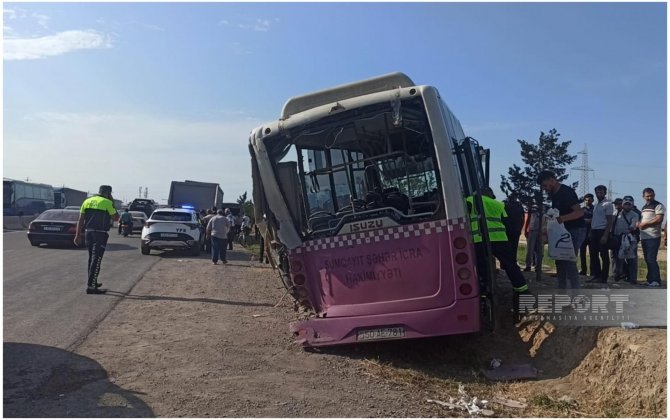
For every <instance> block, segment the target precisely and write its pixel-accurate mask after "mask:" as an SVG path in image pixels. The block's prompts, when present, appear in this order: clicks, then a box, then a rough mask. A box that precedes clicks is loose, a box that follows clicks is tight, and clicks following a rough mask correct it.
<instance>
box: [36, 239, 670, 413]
mask: <svg viewBox="0 0 670 420" xmlns="http://www.w3.org/2000/svg"><path fill="white" fill-rule="evenodd" d="M154 258H157V257H154ZM229 261H230V263H229V264H227V265H221V264H219V265H212V264H211V263H210V262H209V261H208V260H207V259H206V258H204V257H202V258H191V257H179V256H172V257H168V258H164V259H162V260H161V261H160V262H159V263H158V264H156V265H155V266H154V268H153V269H152V270H151V271H149V272H148V273H147V274H146V275H145V276H144V278H143V279H142V280H141V281H140V282H139V283H138V285H137V286H136V287H135V288H134V289H133V290H132V291H131V292H130V293H128V294H127V295H123V296H122V297H123V298H122V299H121V302H120V303H119V304H118V305H117V307H116V309H115V310H114V311H113V312H112V313H110V315H109V316H108V317H107V318H106V319H105V320H104V321H103V322H102V323H101V324H100V326H99V328H98V329H97V330H95V331H94V332H93V333H92V334H91V335H90V336H89V337H88V339H87V340H86V341H85V342H84V343H83V344H82V345H81V346H79V347H78V348H77V349H76V350H75V353H76V355H77V356H83V357H85V358H87V359H91V360H94V361H95V362H96V363H98V364H99V365H100V366H101V367H102V368H103V369H104V371H105V372H106V374H107V378H108V379H107V380H108V383H109V386H103V385H101V384H96V383H89V384H83V385H82V384H78V388H77V389H75V390H72V388H68V387H65V389H67V390H68V392H66V393H64V395H60V396H58V398H48V397H45V398H44V399H42V400H40V401H33V402H32V403H33V404H34V405H35V406H36V407H38V408H39V409H40V410H42V412H49V413H51V414H50V415H52V416H56V417H61V416H65V415H67V416H77V413H79V414H80V415H81V414H83V413H84V412H83V411H81V412H78V411H77V407H78V404H81V402H82V401H92V400H93V401H97V411H95V412H94V413H92V412H91V411H90V410H89V411H86V412H85V414H86V415H87V416H103V417H104V416H106V414H110V416H111V414H112V413H113V416H118V413H119V411H118V410H123V409H124V407H127V406H129V405H131V404H130V403H129V402H128V401H125V400H124V398H123V395H129V394H131V395H134V396H136V397H137V398H139V399H141V400H142V402H143V403H144V404H146V405H147V407H149V408H150V415H153V416H158V417H460V416H464V417H465V416H468V413H467V412H465V411H460V410H457V409H449V408H447V407H445V406H444V405H441V404H439V403H435V402H434V401H442V402H444V401H449V399H450V397H452V398H453V397H457V396H459V395H463V394H464V393H467V395H468V396H469V397H475V396H476V397H477V398H478V399H479V400H481V399H485V400H489V401H490V400H491V399H493V398H496V397H498V398H506V399H511V400H514V401H516V402H518V403H520V406H521V407H522V408H513V407H509V406H506V405H502V404H499V403H492V402H489V404H488V406H487V408H488V409H490V410H492V413H489V412H487V413H486V414H489V415H492V416H494V417H584V416H589V417H591V416H593V417H605V416H621V417H627V416H632V417H645V416H647V417H665V416H666V411H665V406H666V399H667V398H666V382H667V373H666V331H665V330H661V329H639V330H623V329H621V328H608V329H601V328H586V327H582V328H557V327H555V326H553V325H551V324H548V323H541V322H534V323H526V324H516V325H515V324H514V323H513V322H512V319H511V314H510V313H508V312H505V311H501V315H500V319H499V325H500V328H499V329H497V330H496V331H495V332H494V333H481V334H475V335H469V336H460V337H440V338H434V339H422V340H408V341H396V342H385V343H370V344H366V345H354V346H342V347H334V348H327V349H323V350H318V351H305V350H303V349H302V348H301V347H300V346H298V345H296V344H294V343H293V342H292V338H291V337H290V335H289V333H288V327H287V323H288V322H289V321H291V320H293V319H295V316H296V315H295V312H294V311H293V306H292V302H290V299H289V297H286V296H283V292H282V289H280V288H279V280H278V278H277V275H276V274H275V273H274V272H273V271H272V270H271V269H269V268H267V266H264V265H261V264H258V263H255V262H250V256H249V254H247V253H246V252H244V251H240V250H236V251H235V252H233V253H231V254H230V256H229ZM547 281H548V282H550V281H551V279H548V280H547ZM107 283H109V282H107ZM107 283H106V284H107ZM110 288H111V289H113V287H112V286H110ZM110 294H114V293H113V292H110ZM92 298H93V297H92ZM94 298H100V299H105V298H106V297H105V296H96V297H94ZM502 298H503V299H504V298H505V296H503V297H502ZM493 358H498V359H500V360H502V362H503V363H508V364H509V363H532V364H533V366H535V367H536V368H537V369H539V375H538V379H537V380H533V381H521V382H506V383H494V382H490V381H488V380H487V379H485V378H484V377H483V376H482V373H481V370H482V369H483V368H486V367H487V366H488V365H489V363H490V361H491V359H493ZM70 369H75V370H76V369H77V367H76V366H74V367H70ZM82 369H83V367H82ZM74 376H75V377H76V375H74ZM111 386H113V387H114V389H116V390H117V392H116V393H115V391H114V390H113V389H107V388H109V387H111ZM112 394H114V395H112ZM112 396H113V397H114V398H112ZM126 400H127V398H126ZM429 400H431V402H429ZM44 410H48V411H44ZM112 410H114V411H112ZM25 414H33V415H34V414H35V413H34V412H30V411H25Z"/></svg>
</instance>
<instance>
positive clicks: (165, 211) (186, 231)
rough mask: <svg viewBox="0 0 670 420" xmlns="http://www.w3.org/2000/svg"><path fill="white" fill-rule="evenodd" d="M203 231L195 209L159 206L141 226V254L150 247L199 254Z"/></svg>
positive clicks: (147, 253)
mask: <svg viewBox="0 0 670 420" xmlns="http://www.w3.org/2000/svg"><path fill="white" fill-rule="evenodd" d="M203 236H204V235H203V231H202V230H201V229H200V222H199V221H198V216H197V214H196V212H195V210H193V209H190V208H180V207H174V208H159V209H157V210H155V211H154V212H153V213H152V214H151V217H149V219H147V221H146V222H145V223H144V227H143V228H142V254H144V255H149V253H150V252H151V250H152V249H185V250H189V251H190V252H191V254H192V255H200V247H201V245H202V243H203V241H204V237H203Z"/></svg>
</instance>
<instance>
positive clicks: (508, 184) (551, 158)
mask: <svg viewBox="0 0 670 420" xmlns="http://www.w3.org/2000/svg"><path fill="white" fill-rule="evenodd" d="M559 137H560V134H559V133H558V132H557V131H556V129H555V128H553V129H551V130H549V133H547V134H545V133H544V132H540V139H539V142H538V144H531V143H529V142H527V141H525V140H520V139H518V140H517V141H518V142H519V145H520V146H521V160H522V161H523V163H525V164H526V166H525V167H524V168H523V169H521V168H520V167H519V166H517V165H516V164H514V165H512V167H511V168H509V170H508V176H505V175H501V176H500V178H501V182H500V189H501V190H502V191H503V192H504V193H505V194H506V195H508V196H509V195H510V194H512V193H516V194H517V196H518V197H519V199H520V200H521V202H522V203H524V204H526V205H528V204H529V203H531V202H532V201H534V198H535V197H536V194H538V193H539V192H540V186H539V185H538V183H537V175H538V174H539V173H540V172H542V171H545V170H549V171H552V172H554V173H555V174H556V179H557V180H558V181H559V182H561V181H564V180H565V179H566V178H567V177H568V174H567V173H566V172H567V168H566V167H567V166H569V165H570V164H571V163H572V162H574V161H575V160H576V159H577V155H570V154H569V153H568V146H570V143H572V142H571V141H569V140H568V141H563V142H559ZM572 187H573V188H576V187H577V182H575V183H574V184H572Z"/></svg>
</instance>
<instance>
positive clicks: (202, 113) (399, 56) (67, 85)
mask: <svg viewBox="0 0 670 420" xmlns="http://www.w3.org/2000/svg"><path fill="white" fill-rule="evenodd" d="M3 9H4V10H3V23H4V28H3V32H4V55H3V70H4V81H3V88H4V97H3V101H4V110H3V117H4V127H3V143H4V144H3V152H4V158H3V165H4V169H3V176H5V177H10V178H20V179H25V178H26V177H29V178H30V179H31V180H33V181H35V182H43V183H49V184H52V185H55V186H60V185H66V186H70V187H72V188H77V189H82V190H88V191H94V190H97V186H98V185H100V184H112V185H113V186H114V190H115V196H116V198H121V199H125V200H131V199H133V198H135V197H136V196H137V192H138V188H139V187H140V186H142V187H148V189H149V196H150V197H152V198H154V199H156V200H158V201H159V202H163V201H164V200H165V199H167V195H168V191H169V186H170V181H172V180H184V179H192V180H199V181H207V182H218V183H220V184H221V186H222V188H223V190H224V193H225V200H226V201H235V200H236V199H237V197H238V196H239V195H240V194H242V193H243V192H244V191H248V192H249V195H251V177H250V163H249V157H248V151H247V144H248V135H249V132H250V130H251V129H253V128H254V127H256V126H258V125H260V124H262V123H263V122H267V121H271V120H275V119H277V118H278V117H279V114H280V111H281V108H282V106H283V104H284V103H285V101H286V100H287V99H288V98H289V97H291V96H295V95H299V94H303V93H307V92H311V91H314V90H319V89H323V88H327V87H331V86H335V85H339V84H342V83H348V82H352V81H356V80H360V79H364V78H368V77H373V76H377V75H381V74H385V73H389V72H393V71H402V72H405V73H406V74H408V75H409V76H410V77H411V78H412V79H413V80H414V81H415V82H416V83H417V84H428V85H434V86H436V87H437V88H438V89H439V90H440V92H441V94H442V96H443V97H444V98H445V100H446V102H447V103H448V104H449V106H450V108H451V109H452V111H453V112H454V113H455V114H456V116H457V117H458V118H459V120H460V121H461V124H462V125H463V127H464V130H465V132H466V134H467V135H470V136H472V137H474V138H476V139H478V140H479V141H480V142H481V143H482V144H483V145H485V146H486V147H489V148H490V149H491V151H492V186H493V187H494V189H495V190H496V191H499V190H498V186H499V184H500V175H501V174H505V173H507V168H508V167H509V166H511V165H512V164H514V163H516V164H518V165H522V162H521V159H520V154H519V150H520V149H519V146H518V143H517V142H516V139H524V140H528V141H532V142H537V139H538V137H539V134H540V132H541V131H544V132H548V131H549V130H550V129H552V128H556V129H557V130H558V131H559V133H560V134H561V138H562V139H563V140H572V142H573V144H572V146H571V148H570V152H571V153H573V154H577V152H579V151H581V150H582V149H583V148H584V146H585V145H587V146H588V150H589V164H590V167H591V168H593V169H594V174H593V177H592V178H591V179H590V181H589V183H590V186H591V189H592V188H593V187H594V186H595V185H597V184H601V183H602V184H605V185H608V183H609V181H612V186H613V190H614V191H615V192H616V193H617V194H615V195H617V196H623V195H626V194H630V195H633V196H634V197H635V198H636V202H638V203H640V201H641V198H640V197H641V191H642V189H643V188H644V187H646V186H651V187H653V188H654V189H655V190H656V192H657V198H658V199H660V200H661V201H663V202H664V203H667V201H666V197H667V194H666V190H667V146H666V133H667V126H666V124H667V123H666V116H667V96H666V94H667V81H666V80H667V57H666V50H667V48H666V39H667V38H666V37H667V35H666V33H667V28H666V25H667V13H666V4H665V3H423V4H411V3H199V4H189V3H143V4H135V3H88V4H84V3H4V5H3ZM579 163H580V161H577V162H576V163H575V165H574V166H578V165H579ZM579 179H580V173H579V172H577V171H573V172H572V173H571V177H570V179H569V180H570V181H576V180H579Z"/></svg>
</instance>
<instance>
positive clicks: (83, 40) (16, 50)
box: [4, 30, 112, 60]
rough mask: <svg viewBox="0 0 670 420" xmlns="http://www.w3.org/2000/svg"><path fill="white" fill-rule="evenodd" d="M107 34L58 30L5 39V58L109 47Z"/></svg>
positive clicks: (58, 53)
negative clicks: (37, 36) (46, 33)
mask: <svg viewBox="0 0 670 420" xmlns="http://www.w3.org/2000/svg"><path fill="white" fill-rule="evenodd" d="M111 47H112V42H111V39H110V37H109V36H108V35H105V34H101V33H99V32H97V31H93V30H83V31H80V30H73V31H64V32H59V33H57V34H55V35H48V36H43V37H39V38H12V39H6V40H5V55H4V59H5V60H35V59H42V58H47V57H52V56H57V55H62V54H67V53H69V52H73V51H78V50H91V49H103V48H111Z"/></svg>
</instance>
